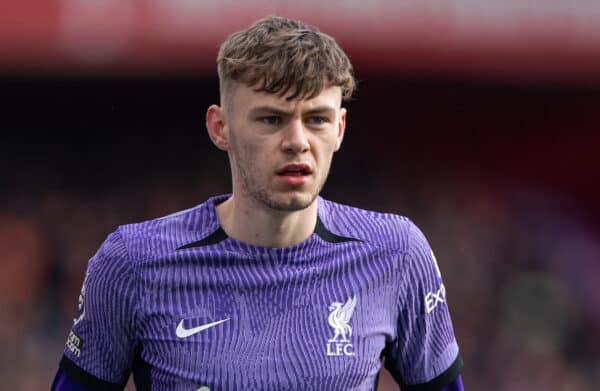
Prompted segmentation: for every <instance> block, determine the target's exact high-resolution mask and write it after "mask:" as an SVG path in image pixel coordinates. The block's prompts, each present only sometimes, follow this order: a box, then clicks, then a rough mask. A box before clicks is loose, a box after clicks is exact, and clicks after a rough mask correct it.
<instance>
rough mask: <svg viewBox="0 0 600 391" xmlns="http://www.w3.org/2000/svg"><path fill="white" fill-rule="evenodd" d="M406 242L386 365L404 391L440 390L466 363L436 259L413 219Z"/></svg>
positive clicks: (387, 348)
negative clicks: (391, 339) (393, 328)
mask: <svg viewBox="0 0 600 391" xmlns="http://www.w3.org/2000/svg"><path fill="white" fill-rule="evenodd" d="M407 242H408V247H407V249H406V252H405V254H404V264H403V266H404V267H403V268H402V270H403V274H402V280H401V282H400V297H399V301H398V308H399V316H398V324H397V338H396V339H395V340H394V341H392V342H391V343H390V344H388V346H387V347H386V351H385V366H386V368H387V369H388V370H389V371H390V373H391V374H392V376H393V377H394V378H395V380H396V381H397V382H398V383H399V384H400V385H402V386H403V390H404V389H408V390H411V389H412V390H421V389H422V390H429V389H431V390H439V389H441V388H442V387H444V386H446V385H448V384H450V383H451V382H452V381H453V380H454V379H456V378H457V377H458V375H459V374H460V371H461V370H462V367H463V363H462V360H461V359H460V356H459V354H458V344H457V342H456V339H455V337H454V331H453V327H452V321H451V319H450V312H449V309H448V304H447V300H446V288H445V286H444V284H443V281H442V276H441V273H440V270H439V267H438V265H437V261H436V259H435V256H434V255H433V252H432V250H431V248H430V246H429V243H428V242H427V240H426V238H425V236H424V235H423V233H422V232H421V231H420V230H419V229H418V228H417V227H416V226H415V225H414V224H412V223H410V226H409V228H408V241H407ZM428 387H430V388H428Z"/></svg>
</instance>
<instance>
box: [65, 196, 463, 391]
mask: <svg viewBox="0 0 600 391" xmlns="http://www.w3.org/2000/svg"><path fill="white" fill-rule="evenodd" d="M227 197H228V196H218V197H213V198H211V199H209V200H208V201H207V202H205V203H203V204H201V205H199V206H197V207H195V208H192V209H188V210H186V211H182V212H179V213H177V214H173V215H170V216H166V217H163V218H160V219H156V220H151V221H147V222H143V223H138V224H131V225H125V226H121V227H120V228H119V230H117V231H116V232H115V233H114V234H112V235H111V236H109V238H108V239H107V241H106V242H105V243H104V244H103V246H102V247H101V249H100V250H99V252H98V254H96V256H95V257H94V258H92V260H91V261H90V266H89V270H88V273H90V277H89V282H88V283H87V284H88V285H90V287H89V288H88V289H89V296H90V297H86V303H85V308H86V316H85V317H84V319H83V320H82V321H81V322H80V323H78V324H77V325H75V326H74V327H73V330H74V331H75V332H76V333H77V335H79V336H81V338H82V339H83V340H84V343H85V348H84V349H83V350H82V353H81V356H80V357H75V356H73V354H71V352H70V351H68V350H65V355H66V356H67V357H69V359H70V360H72V361H73V362H74V363H76V364H77V365H79V366H80V367H81V368H82V369H84V370H86V371H87V372H89V373H91V374H93V375H94V376H97V377H98V378H100V379H103V380H106V381H112V382H116V383H119V382H122V381H123V379H124V377H125V376H126V373H127V371H128V370H129V368H131V364H132V361H133V356H134V352H136V351H138V352H139V354H140V358H141V360H143V362H144V363H146V364H147V368H149V373H150V377H151V379H150V382H151V384H152V389H153V390H196V389H197V388H199V387H200V386H208V387H209V388H210V389H211V390H236V389H256V390H258V389H260V390H269V389H277V390H285V389H290V390H292V389H309V390H310V389H314V390H322V389H344V390H371V389H373V386H374V383H375V378H376V375H377V373H378V371H379V369H380V356H381V354H382V352H383V351H384V350H385V351H386V352H387V354H388V357H386V365H388V366H390V368H392V369H393V370H395V371H396V372H397V373H398V374H399V377H400V378H401V379H402V380H403V381H405V382H406V383H407V384H418V383H424V382H427V381H428V380H430V379H433V378H435V377H436V376H438V375H440V374H441V373H442V372H444V370H446V369H447V368H448V367H449V366H450V365H451V364H452V362H454V359H455V358H456V356H457V354H458V347H457V345H456V341H455V340H454V336H453V331H452V325H451V322H450V317H449V313H448V310H447V307H446V306H445V305H444V306H439V308H437V309H436V310H434V311H433V312H432V313H431V314H426V313H425V311H424V307H423V297H424V295H425V294H426V293H427V292H429V291H432V290H434V289H438V288H439V285H440V284H441V278H440V277H439V276H438V275H437V272H436V271H435V266H434V265H433V264H432V262H431V259H430V258H431V255H430V254H431V252H430V249H429V245H428V244H427V241H426V240H425V238H424V237H423V235H422V233H421V232H420V231H419V230H418V228H416V227H415V226H414V224H412V222H410V220H408V219H406V218H404V217H400V216H397V215H393V214H381V213H376V212H371V211H364V210H360V209H355V208H351V207H348V206H344V205H340V204H335V203H332V202H329V201H326V200H324V199H322V198H319V199H318V216H319V223H320V224H321V229H323V230H325V234H322V235H320V234H319V232H317V231H318V229H317V230H315V234H313V235H312V236H311V237H310V238H308V239H307V240H305V241H304V242H302V243H299V244H297V245H294V246H290V247H286V248H267V247H257V246H250V245H248V244H245V243H241V242H239V241H236V240H235V239H233V238H230V237H227V236H226V234H225V235H224V232H222V229H221V228H220V226H219V222H218V219H217V216H216V210H215V206H216V204H217V203H219V202H222V201H224V200H225V199H226V198H227ZM219 230H220V231H221V233H220V234H219V235H220V236H219V237H218V240H214V235H213V234H214V233H215V232H217V233H219ZM211 235H212V236H211ZM211 238H212V239H211ZM335 238H337V239H336V240H332V239H335ZM328 239H329V240H328ZM92 286H93V288H92ZM86 295H88V293H87V292H86ZM353 296H356V298H357V305H356V308H355V311H354V313H353V315H352V317H351V318H350V320H349V325H350V326H351V328H352V330H353V333H352V335H351V336H350V342H349V343H351V344H352V348H353V351H354V355H345V354H340V355H333V356H332V355H328V346H327V344H328V340H329V339H330V338H332V337H333V335H334V330H333V329H332V327H331V326H330V325H329V324H328V320H327V319H328V316H329V310H328V307H329V306H330V305H331V303H333V302H342V303H343V302H345V301H346V300H347V299H348V298H350V297H353ZM90 307H91V309H90ZM88 310H90V311H91V313H92V314H94V315H91V316H89V317H88V312H87V311H88ZM226 318H228V319H229V320H228V321H227V322H224V323H221V324H219V325H217V326H214V327H211V328H208V329H206V330H203V331H202V332H199V333H197V334H194V335H192V336H189V337H187V338H178V337H177V335H176V334H175V329H176V326H177V325H178V324H179V323H180V322H181V321H182V320H183V325H184V327H185V328H187V329H190V328H193V327H197V326H199V325H202V324H207V323H211V322H215V321H219V320H222V319H226ZM386 347H387V349H386Z"/></svg>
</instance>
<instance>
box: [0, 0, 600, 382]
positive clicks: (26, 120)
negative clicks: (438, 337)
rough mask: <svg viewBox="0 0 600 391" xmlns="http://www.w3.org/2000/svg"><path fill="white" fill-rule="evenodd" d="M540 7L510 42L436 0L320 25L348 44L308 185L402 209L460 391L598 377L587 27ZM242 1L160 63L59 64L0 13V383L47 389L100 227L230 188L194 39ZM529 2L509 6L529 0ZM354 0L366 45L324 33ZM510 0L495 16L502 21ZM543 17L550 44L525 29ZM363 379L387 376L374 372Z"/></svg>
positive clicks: (598, 250)
mask: <svg viewBox="0 0 600 391" xmlns="http://www.w3.org/2000/svg"><path fill="white" fill-rule="evenodd" d="M59 3H60V2H59ZM62 3H69V4H71V5H73V4H76V3H77V2H75V1H74V0H69V1H63V2H62ZM108 3H110V2H108ZM376 3H378V4H379V3H382V2H376ZM459 3H461V2H460V1H458V2H454V4H459ZM463 3H464V2H463ZM98 4H100V3H98ZM115 4H116V3H115ZM549 4H554V7H557V6H556V4H562V3H560V2H556V1H551V2H549ZM590 4H591V3H590ZM464 5H465V4H463V6H464ZM213 6H214V5H213ZM22 7H23V9H20V8H19V7H16V8H17V11H18V12H25V11H24V10H25V9H26V6H22ZM119 7H120V6H119ZM406 7H407V6H406ZM415 7H416V6H415ZM381 8H382V9H384V8H385V7H383V6H381ZM290 9H291V8H290ZM482 9H483V8H478V10H479V12H480V13H481V12H483V11H482ZM551 9H552V10H554V13H548V15H550V14H551V18H550V19H549V20H550V22H547V24H546V25H545V27H544V28H541V29H540V30H537V35H535V34H534V35H526V34H525V35H524V36H527V37H529V38H530V41H528V42H529V43H530V44H531V50H525V49H523V48H522V47H521V46H519V45H518V44H515V42H518V41H519V37H520V36H519V34H516V35H515V37H513V38H514V40H515V42H512V41H511V42H512V45H513V46H510V45H508V44H506V42H504V41H502V42H500V41H501V40H499V38H498V37H499V36H502V35H497V34H496V35H495V34H492V33H490V31H491V30H490V31H487V34H486V31H482V30H481V28H482V26H483V24H482V23H479V24H474V22H472V21H471V22H472V23H471V24H469V23H467V24H466V25H468V26H470V27H471V28H472V29H473V30H472V34H473V35H474V36H477V35H478V34H479V35H480V36H481V37H480V41H478V43H477V44H476V43H475V42H473V41H471V40H469V39H467V38H468V37H467V38H465V39H464V40H463V41H459V40H458V38H456V37H459V36H460V37H462V36H461V35H460V34H458V33H456V30H452V31H454V32H455V33H456V34H455V35H452V34H450V33H448V34H446V36H445V38H444V35H438V34H439V33H440V31H441V30H440V29H441V27H440V26H442V27H443V23H441V22H440V21H443V20H444V17H446V18H449V16H448V15H446V14H443V13H435V12H431V13H426V12H425V11H423V12H425V13H422V15H429V19H427V20H429V21H433V22H436V21H437V24H436V23H433V24H432V25H431V26H432V27H431V28H432V30H431V32H430V33H429V34H425V33H424V31H425V30H426V27H424V25H422V24H419V23H417V22H416V20H421V19H418V18H416V16H415V15H416V14H418V12H417V11H415V10H417V8H414V9H410V10H409V9H408V8H404V11H405V14H402V15H408V16H405V19H404V21H405V22H406V25H405V27H404V30H403V27H396V30H393V31H390V30H389V28H383V27H380V28H379V30H377V29H376V28H375V27H373V26H380V25H379V24H378V23H377V20H384V21H385V20H389V19H390V18H391V17H390V16H389V14H388V15H384V14H383V13H382V14H376V15H371V18H370V19H369V18H366V16H365V15H361V16H356V15H357V14H356V13H351V12H350V11H348V10H347V9H346V11H345V12H346V14H344V18H346V19H342V21H341V22H340V21H338V22H337V24H332V25H331V26H332V27H331V30H332V31H331V33H332V34H333V35H336V33H339V36H340V39H339V40H340V42H342V44H343V43H344V42H346V43H348V46H349V49H348V52H349V55H350V57H351V59H352V60H353V61H354V62H355V64H356V65H357V66H356V75H357V78H358V80H359V90H358V93H357V94H356V97H355V99H354V100H353V101H351V102H349V103H348V104H347V105H346V106H347V108H348V110H349V114H348V128H347V133H346V138H345V140H344V144H343V146H342V149H341V150H340V152H338V154H337V155H336V157H335V158H334V163H333V167H332V171H331V175H330V178H329V181H328V183H327V185H326V186H325V189H324V193H323V195H324V196H325V197H327V198H330V199H333V200H335V201H338V202H342V203H347V204H351V205H354V206H358V207H362V208H366V209H376V210H381V211H387V212H394V213H399V214H402V215H406V216H408V217H410V218H412V219H413V220H414V221H415V222H416V223H417V225H419V226H420V227H421V228H422V230H423V231H424V232H425V234H426V236H427V237H428V239H429V241H430V243H431V245H432V247H433V249H434V251H435V252H436V255H437V258H438V260H439V262H440V267H441V270H442V274H443V277H444V280H445V284H446V287H447V291H448V298H449V305H450V308H451V312H452V315H453V321H454V327H455V332H456V335H457V338H458V341H459V345H460V348H461V354H462V356H463V358H464V360H465V363H466V367H465V372H464V381H465V386H466V388H467V389H468V390H534V391H535V390H544V391H546V390H565V391H573V390H593V389H596V388H597V387H596V385H597V384H600V292H599V291H598V290H597V289H596V286H597V282H596V280H597V278H598V276H600V241H599V239H600V204H599V203H598V202H597V200H598V199H599V198H600V174H599V168H600V153H599V152H598V151H599V147H600V109H599V108H600V78H599V77H598V75H600V67H596V66H594V64H596V65H597V64H600V61H598V59H600V56H599V55H598V50H597V49H594V47H593V45H591V44H590V43H592V42H596V40H600V38H599V37H598V35H597V34H595V31H596V30H593V31H592V30H590V29H591V27H590V26H591V24H589V25H588V24H585V23H583V22H581V24H582V26H584V27H581V29H579V30H577V29H575V30H572V29H568V28H567V29H566V30H565V24H564V23H563V24H559V23H558V22H557V20H558V19H560V18H559V16H560V15H561V12H566V11H564V10H562V8H561V9H559V10H557V9H556V8H551ZM565 9H566V8H565ZM52 10H53V9H52ZM510 10H513V9H512V8H510ZM573 10H574V11H573ZM573 10H572V13H571V14H568V13H567V16H569V17H566V18H564V20H566V21H568V22H569V23H570V24H568V23H567V25H568V26H571V27H572V26H573V25H577V22H578V21H580V20H583V19H578V18H579V15H581V14H585V10H579V9H575V8H573ZM46 11H47V12H51V10H49V9H47V10H46ZM263 11H264V10H263ZM288 11H289V10H288ZM321 11H322V14H317V15H318V16H316V17H314V23H315V24H317V25H319V26H320V27H321V28H322V29H323V30H324V31H326V32H328V31H329V30H328V29H327V26H328V24H326V23H327V22H329V21H330V20H331V19H328V16H327V15H330V13H328V12H329V11H327V10H325V11H323V10H321ZM326 11H327V12H326ZM400 11H401V10H398V12H400ZM421 11H422V10H421ZM421 11H419V12H421ZM594 11H595V8H594ZM44 12H45V11H43V10H42V11H39V12H38V13H36V14H35V15H37V16H36V17H37V18H38V19H39V18H42V16H40V15H46V14H44ZM52 12H55V11H52ZM69 12H75V11H73V9H70V11H69ZM257 12H259V11H255V13H254V14H252V13H250V14H248V16H244V17H242V16H239V15H237V14H236V15H234V16H232V18H233V19H235V22H234V21H232V19H229V20H228V22H229V24H228V25H227V29H225V27H222V28H220V29H216V28H215V29H216V30H207V31H212V33H211V34H212V35H211V37H214V41H212V40H209V42H210V45H209V44H208V43H204V44H203V45H200V47H199V48H198V50H196V51H192V50H190V49H189V48H188V47H186V48H185V50H183V49H181V48H180V51H179V52H178V53H179V57H176V59H177V61H178V62H177V64H179V65H178V66H175V65H172V64H171V65H168V66H166V65H164V64H167V63H168V61H166V60H164V59H163V61H164V62H162V63H161V62H160V58H159V57H160V56H156V55H152V54H153V53H154V52H152V51H151V50H149V49H147V50H146V52H143V53H145V55H143V56H141V57H142V59H137V60H135V61H133V60H132V61H129V62H128V61H125V60H126V59H127V58H128V57H127V56H124V57H119V59H118V61H117V60H115V62H113V63H111V62H102V61H99V62H96V63H94V62H93V61H92V62H90V60H89V58H88V59H87V60H86V61H87V62H85V63H84V62H82V63H76V62H75V60H73V59H72V58H71V59H68V58H67V57H68V56H66V55H65V57H60V56H59V57H56V56H54V57H52V55H51V54H49V53H50V52H51V51H46V52H44V51H43V50H42V51H40V50H37V49H35V47H34V46H32V44H31V42H37V41H35V39H33V38H31V39H30V40H27V39H29V38H27V37H29V36H28V35H25V38H23V42H25V43H29V44H27V45H24V46H23V47H22V48H20V49H19V48H17V49H14V50H13V49H11V48H12V46H10V47H9V46H7V44H6V43H7V42H9V43H10V42H13V41H11V37H10V35H9V34H11V31H12V30H11V29H10V28H9V27H10V24H9V25H8V26H9V27H6V26H7V24H4V25H3V26H4V27H3V30H0V38H2V39H0V52H2V53H13V54H14V53H17V54H14V55H13V56H12V57H10V58H11V59H12V60H10V59H9V60H6V59H7V58H8V57H4V59H3V60H2V61H0V87H1V89H0V107H1V109H0V114H1V116H0V130H1V131H2V132H1V135H2V136H1V137H2V139H1V140H2V141H1V143H0V156H1V159H2V164H1V165H0V261H1V262H2V270H3V272H2V273H1V274H0V276H1V277H0V278H1V281H0V306H1V307H0V314H1V315H0V316H1V317H2V322H0V345H1V346H2V347H3V350H4V352H3V354H2V355H1V356H0V357H1V358H0V376H1V377H2V379H3V386H2V388H3V389H7V390H8V389H10V390H40V389H48V388H49V385H50V383H51V381H52V377H53V375H54V373H55V371H56V369H57V365H58V361H59V360H60V356H61V354H62V350H63V346H64V342H65V338H66V335H67V333H68V330H69V328H70V326H71V323H72V321H73V316H75V313H76V308H77V298H78V295H79V289H80V287H81V283H82V282H83V276H84V273H85V268H86V265H87V260H88V259H89V258H90V257H91V256H92V255H93V254H94V252H95V251H96V249H97V248H98V246H99V245H100V243H101V242H102V241H103V240H104V238H105V237H106V236H107V235H108V234H109V233H110V232H112V231H113V230H115V229H116V227H117V226H118V225H120V224H125V223H129V222H135V221H141V220H145V219H150V218H155V217H159V216H163V215H166V214H168V213H171V212H175V211H177V210H180V209H185V208H189V207H192V206H194V205H196V204H198V203H201V202H203V201H204V200H205V199H206V198H207V197H209V196H211V195H214V194H218V193H226V192H229V191H230V189H229V181H230V180H229V175H230V174H229V169H228V162H227V158H226V155H225V154H224V153H222V152H220V151H218V150H217V149H216V148H215V147H214V146H213V145H212V144H211V143H210V140H209V138H208V136H207V134H206V130H205V127H204V115H205V111H206V108H207V107H208V106H209V105H210V104H212V103H217V102H218V98H219V97H218V81H217V79H216V69H214V68H213V65H212V64H214V62H213V61H214V53H215V51H216V45H217V44H216V43H215V42H217V41H220V40H221V39H222V38H223V37H224V34H225V33H222V31H227V32H229V31H232V29H234V28H241V27H244V26H245V25H247V24H248V23H250V22H251V21H252V20H253V19H254V16H255V14H256V13H257ZM260 12H262V11H260ZM272 12H275V11H272ZM272 12H269V13H272ZM465 12H466V11H465ZM513 12H515V13H516V11H514V10H513ZM266 13H267V12H264V14H266ZM588 14H589V15H592V16H593V15H596V14H592V13H591V12H588ZM295 15H296V14H292V15H290V16H292V17H294V16H295ZM298 15H299V16H298V17H299V18H301V17H303V16H304V14H302V13H298ZM351 15H354V16H352V17H351ZM396 15H401V14H400V13H398V14H396ZM419 15H421V14H419ZM444 15H446V16H444ZM490 15H491V14H490ZM490 15H488V17H490V18H492V19H493V17H492V16H490ZM536 15H537V14H529V17H530V18H533V19H534V20H537V21H539V20H543V18H542V16H539V15H537V16H536ZM540 15H541V14H540ZM544 15H545V14H544ZM557 15H558V16H557ZM598 15H600V13H599V14H598ZM521 16H522V15H521ZM204 17H205V18H207V17H206V16H204ZM359 17H364V18H365V20H369V21H370V22H369V23H371V24H368V23H367V26H362V27H360V28H359V30H360V29H362V30H360V31H364V30H365V29H368V28H369V26H371V27H373V29H374V30H373V31H374V33H373V34H376V36H377V37H381V36H388V41H381V40H380V41H374V43H373V44H372V45H367V44H365V42H364V41H360V40H359V41H358V43H356V42H354V41H353V39H354V38H356V34H357V33H356V32H353V33H351V32H347V33H346V34H343V32H344V31H354V30H352V29H351V28H346V29H344V26H346V25H345V24H344V23H345V22H344V21H346V22H348V20H350V21H352V20H356V19H357V18H359ZM377 17H379V19H377ZM536 17H537V19H536ZM352 18H354V19H352ZM386 18H387V19H386ZM411 18H412V19H411ZM415 18H416V19H415ZM459 19H460V18H459ZM459 19H448V20H450V21H451V22H452V23H455V24H457V25H460V24H458V22H457V20H459ZM517 19H518V18H516V19H515V20H517ZM592 19H593V17H591V16H590V17H589V18H587V19H585V22H586V23H588V22H590V20H592ZM494 20H495V19H494ZM510 20H512V19H510V18H508V19H507V21H506V25H502V26H504V27H503V28H505V29H509V28H510V27H514V23H516V22H510ZM593 20H596V19H593ZM598 20H600V18H599V19H598ZM242 21H243V23H242ZM309 21H310V20H309ZM319 22H321V23H323V24H319ZM410 22H413V23H412V24H411V23H410ZM79 23H80V24H79V25H78V26H79V28H82V27H81V26H83V24H81V22H79ZM120 23H121V22H120ZM122 23H125V22H122ZM449 23H450V22H449ZM511 23H513V25H511ZM552 23H555V25H552ZM31 24H32V25H35V23H33V22H32V23H31ZM450 24H451V23H450ZM123 25H125V24H123ZM598 25H600V24H598ZM211 26H212V25H211ZM349 26H350V27H352V26H357V25H356V24H350V25H349ZM406 26H408V27H406ZM411 26H412V27H411ZM474 26H476V27H477V28H479V29H480V30H477V29H475V28H474ZM519 26H520V25H519ZM557 26H558V27H560V26H562V30H561V28H558V27H557ZM586 26H587V27H586ZM496 27H497V28H498V31H504V30H502V28H500V27H498V26H496ZM553 27H555V28H553ZM70 28H75V27H73V26H71V27H70ZM206 28H207V29H208V27H206ZM528 28H532V29H533V27H528ZM436 29H437V30H436ZM15 31H16V30H15ZM31 31H33V30H31ZM98 31H100V30H98ZM194 31H195V32H196V33H198V31H197V30H194ZM448 31H450V30H448ZM452 31H450V32H452ZM465 31H470V30H468V29H466V30H465ZM516 31H518V32H523V31H524V30H523V29H521V30H519V29H516ZM528 31H529V30H528ZM565 31H566V32H565ZM573 31H577V32H579V35H578V37H579V38H577V39H576V38H574V37H575V35H572V34H571V35H570V33H571V32H573ZM42 32H43V31H42ZM403 32H404V33H406V34H405V35H400V34H401V33H403ZM478 32H479V33H478ZM584 32H585V34H584ZM88 33H89V31H88ZM96 33H97V32H96ZM463 33H464V31H463ZM542 33H543V34H546V35H543V34H542ZM90 34H91V33H90ZM377 34H379V35H377ZM417 34H425V35H423V37H424V40H417V39H414V38H415V36H416V35H417ZM553 34H554V35H553ZM560 34H562V35H560ZM85 37H86V36H85V35H84V38H85ZM98 37H102V35H101V34H99V33H98V34H97V35H93V34H92V38H94V39H98ZM397 37H404V38H402V39H400V38H399V39H400V41H399V42H400V43H398V41H397V40H396V39H395V38H397ZM411 37H412V39H413V40H412V41H411ZM435 37H439V39H438V40H436V39H434V38H435ZM552 37H554V38H556V39H555V40H553V41H552V42H554V43H555V45H546V46H544V45H542V44H540V42H546V43H547V42H549V41H550V38H552ZM561 37H562V38H561ZM565 37H569V38H565ZM170 38H171V39H173V37H170ZM559 38H560V39H559ZM90 39H91V38H90ZM211 39H212V38H211ZM486 39H489V40H490V42H491V44H490V46H488V47H487V49H486V46H485V45H484V44H482V42H484V43H485V40H486ZM561 39H562V40H561ZM569 39H571V40H572V41H569ZM536 40H537V41H536ZM78 42H79V43H81V42H83V41H81V42H80V41H78ZM92 42H95V41H93V39H92ZM169 42H170V41H169ZM386 42H387V43H386ZM411 42H412V44H411ZM423 42H428V43H427V44H424V43H423ZM573 42H577V43H578V45H574V46H568V45H567V44H568V43H573ZM71 43H72V42H71ZM376 43H379V44H376ZM509 43H510V42H509ZM536 43H537V46H536V45H535V44H536ZM584 43H588V44H590V45H589V46H585V45H584ZM505 44H506V45H505ZM3 45H4V46H3ZM28 45H29V46H28ZM163 45H164V47H171V46H172V45H175V46H176V44H175V43H171V44H169V43H165V42H163ZM211 45H212V46H211ZM32 47H33V49H31V48H32ZM78 47H81V46H78ZM144 47H145V46H144ZM161 47H162V46H161ZM7 48H8V49H7ZM28 48H29V49H28ZM69 48H71V49H72V48H73V46H69ZM102 48H104V49H103V50H105V52H102V53H108V52H106V47H105V46H102ZM449 48H453V50H450V49H449ZM507 48H508V49H507ZM510 48H512V49H510ZM561 48H563V49H561ZM586 48H587V49H586ZM509 49H510V50H509ZM11 50H13V51H11ZM28 50H29V51H28ZM91 52H92V53H94V52H93V51H91ZM109 52H110V51H109ZM39 53H42V54H39ZM44 53H46V56H47V57H46V58H49V59H50V58H51V59H53V60H52V61H50V62H49V63H48V64H50V65H47V64H46V63H44V62H43V61H42V60H41V59H43V58H45V57H44V55H43V54H44ZM86 53H87V54H89V53H90V51H87V52H86ZM99 53H100V52H99ZM110 53H113V54H114V51H113V52H110ZM135 53H138V52H135V51H134V54H135ZM182 53H188V54H182ZM189 53H193V54H189ZM389 53H395V54H393V55H392V54H389ZM523 53H529V55H525V56H523V57H519V55H520V54H523ZM134 54H131V53H130V54H129V56H131V57H134ZM138 54H139V53H138ZM388 54H389V55H388ZM503 54H507V55H508V57H506V56H503ZM186 55H187V56H189V57H186ZM19 56H21V57H19ZM36 56H38V57H39V58H38V57H36ZM167 57H168V56H167ZM200 57H203V59H202V60H200V59H199V58H200ZM204 57H206V58H204ZM65 58H67V59H65ZM188 58H189V59H190V61H189V63H187V62H186V59H188ZM519 58H521V59H522V61H521V62H520V61H519ZM144 59H146V60H148V63H147V64H146V65H145V66H139V68H138V65H140V64H141V63H143V62H144V61H143V60H144ZM25 60H27V62H25ZM388 60H389V61H390V62H387V61H388ZM403 60H406V61H403ZM3 61H4V62H3ZM19 61H21V62H19ZM119 61H121V62H119ZM2 64H4V66H3V67H2ZM20 64H22V65H23V66H22V67H20ZM45 64H46V65H47V66H45ZM82 64H83V65H82ZM90 64H91V65H90ZM119 64H121V65H119ZM123 64H125V65H123ZM148 64H150V65H148ZM160 64H163V66H162V68H161V65H160ZM186 64H187V65H186ZM189 64H192V65H193V66H192V65H189ZM195 66H197V68H194V67H195ZM189 68H194V69H197V70H196V71H193V70H190V69H189ZM136 69H139V71H136ZM538 70H539V71H538ZM379 389H380V390H394V389H398V388H397V386H393V385H392V383H391V381H390V378H389V377H388V376H387V375H386V376H384V377H383V379H382V380H381V382H380V386H379Z"/></svg>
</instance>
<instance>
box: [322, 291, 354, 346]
mask: <svg viewBox="0 0 600 391" xmlns="http://www.w3.org/2000/svg"><path fill="white" fill-rule="evenodd" d="M354 307H356V296H352V297H351V298H349V299H348V300H347V301H346V302H345V303H340V302H338V301H334V302H333V303H331V305H330V306H329V311H331V313H330V314H329V318H328V319H327V321H328V322H329V325H330V326H331V327H332V328H333V330H334V331H335V334H334V335H333V338H330V339H329V342H336V341H337V340H338V338H340V340H339V342H349V339H348V337H350V336H352V327H350V325H349V324H348V322H350V318H351V317H352V313H353V312H354Z"/></svg>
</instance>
